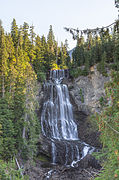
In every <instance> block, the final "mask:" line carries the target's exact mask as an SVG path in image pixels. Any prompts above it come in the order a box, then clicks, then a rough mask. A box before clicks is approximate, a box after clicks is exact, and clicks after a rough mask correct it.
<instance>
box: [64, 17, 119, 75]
mask: <svg viewBox="0 0 119 180" xmlns="http://www.w3.org/2000/svg"><path fill="white" fill-rule="evenodd" d="M110 28H111V29H110ZM66 30H67V31H70V32H71V33H72V34H73V36H74V33H73V30H72V29H68V28H66ZM80 31H81V30H80ZM76 32H77V33H78V34H77V35H76V38H77V45H76V48H75V49H74V51H73V53H72V61H71V62H70V63H69V68H70V69H71V75H72V76H73V77H74V78H75V77H78V76H79V75H86V76H87V75H88V74H89V73H90V72H91V71H90V68H91V67H93V66H94V65H95V64H97V69H98V71H99V72H100V73H101V74H102V75H103V76H108V73H107V70H108V69H114V70H116V71H118V70H119V21H118V20H117V21H116V22H115V23H114V24H113V26H111V27H106V28H97V29H92V30H90V29H88V30H82V31H81V32H79V30H76ZM79 34H80V36H79Z"/></svg>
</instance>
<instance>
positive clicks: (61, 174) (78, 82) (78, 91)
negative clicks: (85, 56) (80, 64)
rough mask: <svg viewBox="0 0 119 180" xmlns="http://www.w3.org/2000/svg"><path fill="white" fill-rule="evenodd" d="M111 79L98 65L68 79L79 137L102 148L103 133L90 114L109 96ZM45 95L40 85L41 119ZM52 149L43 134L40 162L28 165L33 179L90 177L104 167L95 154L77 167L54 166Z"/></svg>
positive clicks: (55, 179)
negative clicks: (106, 92) (74, 77)
mask: <svg viewBox="0 0 119 180" xmlns="http://www.w3.org/2000/svg"><path fill="white" fill-rule="evenodd" d="M109 80H110V77H104V76H102V75H101V74H100V73H99V72H98V71H97V68H96V66H94V67H93V72H92V73H91V74H90V75H89V76H86V77H84V76H80V77H78V78H77V79H75V80H74V81H73V82H72V81H67V82H64V83H66V84H67V85H68V89H69V93H70V100H71V104H72V105H73V114H74V120H75V122H76V124H77V128H78V136H79V138H80V139H81V140H82V141H84V142H86V143H87V144H90V145H91V146H94V147H96V149H100V148H101V144H100V142H99V132H97V130H96V129H94V128H92V124H91V123H90V120H89V118H88V117H89V115H90V114H93V113H94V112H100V111H101V105H100V98H101V97H103V96H104V95H105V90H104V84H105V83H106V82H108V81H109ZM43 96H44V94H43V91H42V88H41V86H40V91H39V97H38V101H39V103H40V110H39V113H38V116H39V120H40V117H41V111H42V104H43ZM50 152H51V148H50V144H49V141H48V139H46V138H45V137H43V136H42V135H40V138H39V142H38V155H37V160H36V162H35V163H36V165H35V166H32V165H29V166H28V165H26V168H25V174H27V175H29V179H31V180H35V179H39V180H44V179H51V180H59V179H66V180H70V179H74V180H76V179H79V180H88V179H90V178H91V177H92V175H93V173H98V170H100V168H101V167H100V164H98V161H97V160H95V159H94V157H92V156H91V155H88V156H86V157H85V158H84V159H82V160H81V161H80V162H79V164H77V165H76V167H74V168H72V167H65V166H60V165H57V166H52V164H51V156H50V154H51V153H50Z"/></svg>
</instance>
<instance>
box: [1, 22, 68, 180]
mask: <svg viewBox="0 0 119 180" xmlns="http://www.w3.org/2000/svg"><path fill="white" fill-rule="evenodd" d="M67 58H68V53H67V48H66V46H65V45H63V43H62V44H61V47H58V43H57V42H56V41H55V36H54V33H53V30H52V26H50V30H49V33H48V36H47V40H46V38H45V36H42V37H40V36H36V35H35V33H34V26H33V25H32V26H31V27H30V28H29V25H28V24H27V23H26V22H24V24H23V26H20V28H18V25H17V23H16V20H15V19H13V22H12V26H11V33H9V34H5V33H4V29H3V27H2V24H1V22H0V179H2V180H7V179H8V180H9V179H15V180H17V179H19V180H20V179H21V180H22V179H27V177H24V178H22V177H21V172H20V171H21V170H20V171H18V170H17V167H16V165H15V162H14V161H13V162H12V161H11V160H12V159H14V157H15V156H17V155H18V154H19V156H20V157H21V158H22V159H23V160H24V161H25V160H27V159H29V158H30V159H33V158H34V156H36V153H37V142H38V138H39V133H40V129H41V128H40V121H39V119H38V116H37V114H36V111H37V110H38V109H39V102H38V99H37V96H38V83H37V80H39V81H40V82H43V81H45V80H46V73H47V71H48V70H50V69H52V68H56V69H58V68H67V66H66V64H67ZM58 60H60V65H59V67H58V66H57V62H58Z"/></svg>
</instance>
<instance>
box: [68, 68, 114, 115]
mask: <svg viewBox="0 0 119 180" xmlns="http://www.w3.org/2000/svg"><path fill="white" fill-rule="evenodd" d="M108 74H110V72H108ZM109 80H110V77H105V76H103V75H102V74H100V72H99V71H97V66H96V65H95V66H94V67H93V68H92V72H91V74H89V75H88V76H79V77H78V78H76V79H75V80H74V81H73V83H72V82H70V83H68V88H69V91H70V95H71V97H72V98H73V99H74V101H75V103H76V105H77V107H78V110H79V111H82V112H84V113H85V114H87V115H90V114H92V113H94V112H98V113H99V112H100V111H101V105H100V98H101V97H104V96H105V89H104V84H105V83H106V82H108V81H109Z"/></svg>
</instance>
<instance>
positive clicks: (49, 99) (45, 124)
mask: <svg viewBox="0 0 119 180" xmlns="http://www.w3.org/2000/svg"><path fill="white" fill-rule="evenodd" d="M66 78H68V71H66V70H53V71H50V79H49V81H47V82H46V83H44V104H43V110H42V114H41V127H42V132H43V135H44V136H46V137H48V138H50V140H51V146H52V163H53V164H55V163H61V164H65V165H69V164H71V163H72V162H76V161H79V160H80V159H82V158H83V157H85V156H86V155H87V154H88V153H90V152H91V151H92V147H90V146H89V145H87V144H86V143H84V142H81V141H80V140H79V138H78V131H77V125H76V123H75V121H74V117H73V110H72V105H71V103H70V98H69V92H68V88H67V85H66V84H63V83H62V81H63V79H66Z"/></svg>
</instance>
